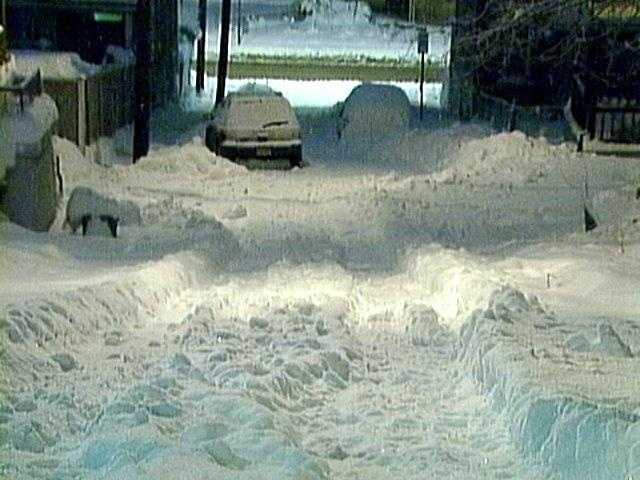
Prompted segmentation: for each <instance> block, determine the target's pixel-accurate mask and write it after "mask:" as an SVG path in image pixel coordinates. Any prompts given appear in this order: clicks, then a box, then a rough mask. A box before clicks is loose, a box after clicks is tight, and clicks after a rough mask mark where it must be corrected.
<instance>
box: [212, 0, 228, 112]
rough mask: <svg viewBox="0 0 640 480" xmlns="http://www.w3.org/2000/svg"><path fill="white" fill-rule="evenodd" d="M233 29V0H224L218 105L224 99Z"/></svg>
mask: <svg viewBox="0 0 640 480" xmlns="http://www.w3.org/2000/svg"><path fill="white" fill-rule="evenodd" d="M230 29H231V0H222V11H221V12H220V46H219V48H218V52H219V57H218V85H217V88H216V106H217V105H219V104H220V103H222V100H224V93H225V84H226V81H227V70H228V69H229V30H230Z"/></svg>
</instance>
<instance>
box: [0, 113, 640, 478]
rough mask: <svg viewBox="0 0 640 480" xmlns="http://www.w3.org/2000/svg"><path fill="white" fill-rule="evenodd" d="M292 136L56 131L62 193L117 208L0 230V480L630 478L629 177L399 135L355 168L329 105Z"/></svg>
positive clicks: (636, 303)
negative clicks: (296, 149) (125, 154)
mask: <svg viewBox="0 0 640 480" xmlns="http://www.w3.org/2000/svg"><path fill="white" fill-rule="evenodd" d="M301 121H302V125H303V129H304V135H305V137H304V142H305V149H306V150H305V158H306V159H307V161H308V162H309V164H310V165H309V166H308V167H306V168H304V169H302V170H300V169H294V170H291V171H284V172H283V171H247V170H245V169H244V168H242V167H239V166H237V165H235V164H232V163H231V162H229V161H227V160H225V159H222V158H219V157H216V156H215V155H213V154H211V153H210V152H208V151H207V150H206V148H205V147H204V146H203V143H202V139H201V138H194V139H193V140H192V141H189V142H186V143H184V144H182V145H180V146H163V145H162V143H163V142H162V138H158V140H159V142H158V143H157V144H156V145H155V146H154V149H153V150H152V153H151V154H150V155H149V157H147V158H145V159H142V160H141V161H140V162H139V163H137V164H136V165H134V166H117V165H116V166H113V167H104V166H100V165H96V164H94V163H91V162H90V161H88V160H87V159H85V158H84V157H82V155H81V154H80V153H79V152H78V151H77V149H75V147H74V146H73V145H71V144H70V143H69V142H66V141H64V140H60V139H59V140H57V141H56V150H57V152H58V153H59V155H60V157H61V162H62V166H63V174H64V180H65V186H66V195H67V197H68V196H69V195H70V194H71V192H72V191H73V189H74V188H75V187H77V186H83V187H85V188H87V189H89V191H92V192H96V195H95V198H94V200H96V199H100V200H99V201H98V200H96V202H97V203H100V202H104V201H105V199H106V198H110V199H111V200H112V201H113V202H115V205H116V207H117V205H124V204H125V203H124V202H130V203H131V204H133V205H135V206H136V208H137V211H139V217H140V218H139V222H138V224H137V225H131V226H126V227H125V228H123V231H122V234H121V237H120V238H117V239H112V238H109V237H82V236H79V235H72V234H71V233H70V230H69V229H68V228H67V227H66V226H65V227H63V223H64V219H65V216H67V211H66V209H64V208H62V209H61V211H60V216H59V221H58V222H57V224H56V226H55V228H54V230H53V231H52V232H51V233H50V234H48V235H36V234H32V233H29V232H26V231H24V230H21V229H19V228H17V227H15V226H13V225H9V224H6V223H5V224H2V225H0V228H2V233H1V234H0V235H1V238H2V241H3V251H4V252H6V253H5V255H4V256H3V262H4V265H3V268H4V271H5V272H7V275H5V276H2V277H0V302H2V308H1V310H0V319H1V321H2V325H3V326H2V330H1V332H0V335H2V342H3V347H4V348H3V350H2V356H3V361H2V362H1V365H2V369H3V372H2V374H3V376H4V378H6V379H7V382H6V385H4V386H3V390H2V393H1V398H0V473H2V474H4V475H5V476H7V477H8V478H16V479H32V478H56V479H57V478H88V479H91V478H96V479H97V478H122V479H134V478H139V479H143V478H160V479H177V478H184V476H185V472H188V473H187V475H188V476H189V478H203V479H204V478H212V477H215V478H296V479H297V478H327V479H328V478H345V479H347V478H349V479H350V478H381V479H383V478H390V477H392V476H395V477H398V478H433V479H443V478H445V479H446V478H451V479H454V478H456V479H457V478H486V479H495V478H562V479H565V478H570V479H574V478H575V479H579V478H580V479H581V478H625V476H626V477H632V476H635V475H637V474H639V473H640V458H639V456H638V451H639V450H638V447H637V446H638V444H639V442H640V432H638V428H637V413H638V411H639V410H638V407H639V405H638V403H639V402H638V400H639V399H640V392H638V388H639V387H638V385H640V382H639V381H638V380H640V379H638V373H637V372H638V371H639V369H638V368H637V366H638V356H637V355H638V351H639V349H640V331H638V327H637V312H638V311H640V298H639V297H638V295H637V292H638V289H639V288H640V277H639V276H638V274H637V272H638V271H640V270H639V267H640V249H639V248H638V239H639V238H640V236H639V234H638V220H637V219H638V217H640V208H639V207H638V200H636V199H635V188H636V185H635V184H634V180H635V179H636V178H637V176H638V166H637V161H636V160H632V159H631V160H630V159H620V158H617V159H612V158H604V157H593V156H582V155H578V154H576V153H574V149H573V148H572V146H571V145H554V144H551V143H549V142H547V141H546V140H543V139H531V138H527V137H526V136H524V135H522V134H520V133H518V132H515V133H512V134H497V135H496V134H492V132H490V131H489V130H488V129H487V128H486V127H485V126H482V125H459V124H456V125H452V126H449V127H447V128H444V127H443V128H426V124H418V123H416V122H415V118H412V120H411V122H410V124H409V127H408V128H407V129H405V130H401V131H399V132H398V131H395V132H386V134H385V135H382V137H384V138H383V140H382V141H381V142H380V143H379V144H378V146H377V148H376V149H375V150H373V151H372V150H369V149H367V148H366V147H367V146H366V145H363V144H360V145H358V144H357V142H358V137H357V136H356V137H351V138H350V139H347V140H345V139H344V138H341V139H338V138H337V134H336V122H337V118H336V117H335V115H334V112H333V111H332V110H324V111H316V110H313V111H309V112H303V113H301ZM198 129H200V130H201V131H202V130H203V127H202V126H199V127H198V128H197V129H196V128H194V131H196V130H198ZM167 130H168V129H167ZM185 131H187V132H188V131H190V129H186V130H185ZM168 133H170V132H168ZM345 142H351V143H346V144H345ZM354 142H355V145H354ZM354 147H357V148H354ZM351 152H356V153H355V154H353V155H352V154H351ZM585 184H586V186H587V188H586V189H585ZM92 201H93V200H92ZM585 204H586V205H587V206H588V208H589V209H590V210H591V211H592V212H593V214H594V215H595V216H596V218H597V220H598V223H599V226H598V228H597V229H596V230H594V231H593V232H590V233H588V234H585V233H582V226H583V224H582V222H583V215H584V210H583V208H584V205H585ZM110 205H111V204H110ZM116 207H114V208H116ZM110 208H111V207H110Z"/></svg>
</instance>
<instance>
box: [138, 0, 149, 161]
mask: <svg viewBox="0 0 640 480" xmlns="http://www.w3.org/2000/svg"><path fill="white" fill-rule="evenodd" d="M135 25H136V31H135V37H136V67H135V68H136V78H135V118H134V125H133V163H136V161H137V160H138V159H139V158H141V157H144V156H145V155H147V153H149V139H150V133H149V129H150V126H151V32H152V28H153V26H152V22H151V0H138V3H137V9H136V21H135Z"/></svg>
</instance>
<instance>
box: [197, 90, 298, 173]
mask: <svg viewBox="0 0 640 480" xmlns="http://www.w3.org/2000/svg"><path fill="white" fill-rule="evenodd" d="M205 141H206V145H207V147H208V148H209V150H211V151H212V152H214V153H215V154H216V155H220V156H222V157H226V158H228V159H230V160H233V161H236V162H238V163H244V164H247V165H255V164H256V163H257V166H261V165H262V164H268V162H269V161H273V160H285V161H286V162H287V165H288V166H289V167H291V168H293V167H296V166H297V167H302V138H301V133H300V124H299V123H298V119H297V118H296V114H295V112H294V110H293V108H292V107H291V104H290V103H289V101H288V100H287V99H286V98H284V97H283V96H282V95H281V94H280V93H277V92H273V91H266V92H265V91H262V92H258V91H251V90H250V91H240V92H235V93H230V94H228V95H227V96H226V97H225V99H224V100H223V101H222V103H221V104H220V105H219V106H218V107H216V109H215V111H214V114H213V119H212V121H211V123H210V124H209V125H208V126H207V130H206V136H205ZM252 162H256V163H252Z"/></svg>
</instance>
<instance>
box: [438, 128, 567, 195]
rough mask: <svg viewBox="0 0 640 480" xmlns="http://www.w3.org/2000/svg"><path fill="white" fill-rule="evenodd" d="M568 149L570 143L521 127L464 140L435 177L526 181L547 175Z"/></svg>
mask: <svg viewBox="0 0 640 480" xmlns="http://www.w3.org/2000/svg"><path fill="white" fill-rule="evenodd" d="M567 153H568V152H567V148H566V147H563V146H554V145H550V144H549V143H548V142H547V141H546V139H544V138H530V137H527V136H526V135H525V134H524V133H522V132H519V131H516V132H513V133H499V134H496V135H492V136H490V137H486V138H481V139H477V140H472V141H469V142H466V143H463V144H461V145H460V147H459V149H458V150H457V151H456V152H452V153H451V155H450V156H449V157H448V158H447V159H446V161H445V163H444V165H443V166H444V169H443V170H441V171H440V172H438V173H435V174H433V175H432V179H433V180H434V181H436V182H443V183H457V182H463V181H470V182H474V183H480V184H492V183H505V184H513V185H522V184H524V183H528V182H535V181H537V180H538V179H540V178H542V177H544V176H545V175H546V174H547V172H548V170H549V169H550V168H551V167H552V166H553V162H554V161H555V160H556V158H558V157H559V156H560V155H562V156H566V155H567Z"/></svg>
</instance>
